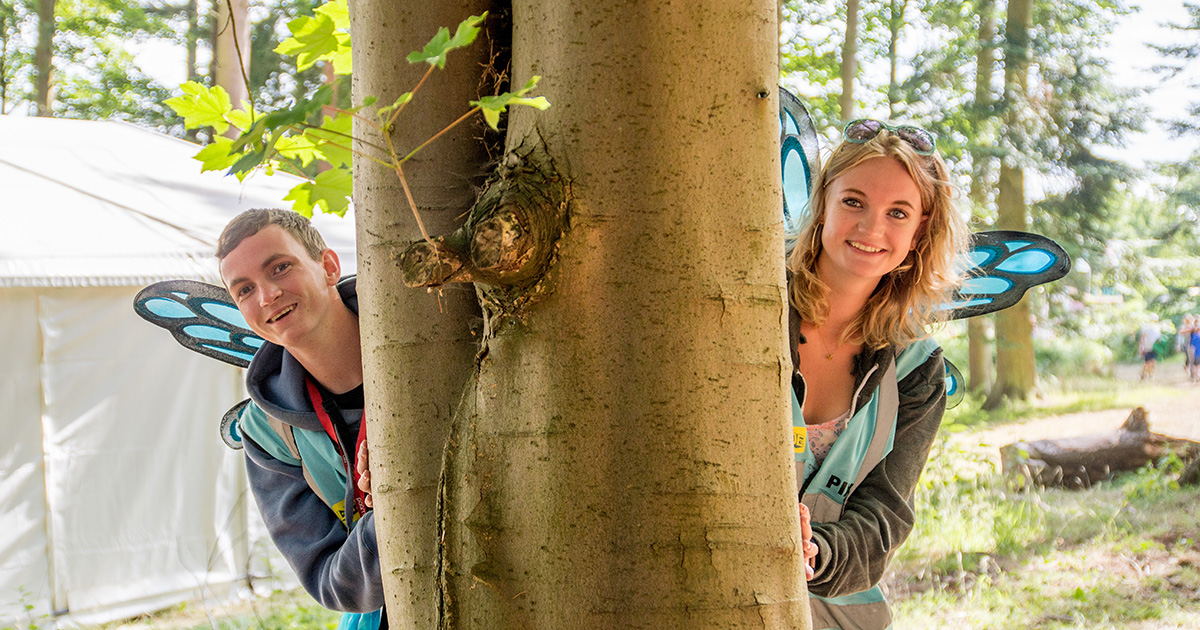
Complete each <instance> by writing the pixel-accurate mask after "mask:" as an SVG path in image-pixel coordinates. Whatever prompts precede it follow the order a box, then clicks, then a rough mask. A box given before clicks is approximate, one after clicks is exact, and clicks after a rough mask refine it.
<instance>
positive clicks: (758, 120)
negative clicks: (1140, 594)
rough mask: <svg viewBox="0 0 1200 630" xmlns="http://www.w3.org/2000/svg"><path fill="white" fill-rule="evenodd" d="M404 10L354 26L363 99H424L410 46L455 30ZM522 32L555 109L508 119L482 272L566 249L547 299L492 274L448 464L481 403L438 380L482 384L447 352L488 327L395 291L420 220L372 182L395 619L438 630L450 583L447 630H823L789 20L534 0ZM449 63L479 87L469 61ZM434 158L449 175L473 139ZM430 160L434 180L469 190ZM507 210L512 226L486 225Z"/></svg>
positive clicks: (477, 238)
mask: <svg viewBox="0 0 1200 630" xmlns="http://www.w3.org/2000/svg"><path fill="white" fill-rule="evenodd" d="M392 4H396V3H392V2H388V1H386V0H379V1H377V2H364V3H359V4H356V5H355V10H354V12H353V15H352V20H353V22H354V24H355V26H354V32H353V38H354V41H355V55H356V56H355V63H356V69H355V93H356V100H357V99H358V98H359V97H360V96H361V95H365V94H369V93H370V94H380V95H381V96H382V98H381V102H390V99H389V97H394V95H395V94H396V92H398V91H400V90H401V89H406V88H407V85H408V83H409V82H408V80H407V79H408V77H407V76H404V75H402V74H401V71H404V70H407V69H405V68H398V66H401V65H404V64H398V63H397V62H396V59H397V58H398V57H399V56H400V55H402V54H403V53H404V52H407V51H408V50H409V49H412V48H414V47H415V46H414V42H408V41H406V40H405V35H404V34H405V33H408V32H409V31H410V30H415V31H416V32H421V33H423V34H425V36H426V37H427V36H428V33H429V32H431V31H430V29H426V28H423V27H422V28H415V25H416V23H417V22H418V21H420V22H422V24H424V21H423V20H424V16H421V15H417V14H416V13H417V12H416V11H415V10H410V11H408V12H405V13H400V12H398V11H397V10H396V9H395V7H392V6H391V5H392ZM430 11H432V9H430ZM472 11H473V9H472ZM468 12H470V11H462V12H460V13H457V14H455V15H453V17H451V16H450V15H448V14H442V15H440V16H436V17H433V18H432V22H434V23H439V22H440V23H442V24H453V23H455V22H457V21H458V20H460V19H462V18H463V17H465V15H466V14H467V13H468ZM513 16H514V22H515V23H514V31H513V68H512V76H513V78H514V81H513V84H514V85H523V84H524V83H525V81H526V80H527V79H528V78H529V77H530V76H531V75H533V74H535V73H536V74H540V75H543V76H544V77H545V78H544V79H543V82H542V84H541V86H540V87H539V88H538V92H539V93H541V94H544V95H545V96H546V97H548V98H549V100H550V101H551V102H552V103H553V106H552V107H551V108H550V109H549V110H548V111H545V112H537V111H535V110H532V109H528V108H521V109H518V110H516V111H514V112H512V113H511V114H510V115H511V116H512V117H511V119H510V121H509V127H508V138H507V151H506V155H505V157H504V159H503V160H502V161H501V169H500V172H501V173H503V174H504V175H505V177H506V178H508V179H505V180H500V181H494V182H493V183H492V185H491V188H489V190H488V191H487V192H485V194H484V196H483V198H481V201H480V203H479V204H478V205H477V207H476V209H475V210H473V211H472V214H471V217H469V218H468V223H467V227H468V228H470V229H471V231H472V234H471V238H470V239H469V241H470V243H471V246H472V248H471V256H472V259H473V261H474V263H475V265H476V267H477V268H479V267H482V266H483V265H481V264H480V256H478V254H479V252H480V251H481V250H482V251H484V253H485V254H486V253H487V252H488V251H492V250H490V249H488V247H487V246H489V244H494V243H495V242H496V241H497V240H499V241H501V242H502V243H508V242H509V238H510V237H512V239H515V240H517V241H520V240H522V239H524V237H525V236H527V235H528V234H530V233H532V234H534V235H535V236H536V238H537V239H539V240H541V241H544V242H549V237H550V236H557V235H559V234H561V239H560V240H559V241H558V244H557V250H556V251H555V252H554V253H553V256H548V257H547V259H548V260H552V261H553V262H552V264H551V266H550V268H549V271H548V273H546V274H544V275H541V274H533V275H529V274H526V273H524V272H521V273H518V274H516V277H515V279H514V277H513V276H511V275H508V276H505V275H504V274H493V275H492V276H488V275H487V274H480V275H479V277H486V278H488V282H489V284H482V283H481V284H477V285H476V286H477V290H478V291H479V295H480V296H481V299H482V302H483V304H484V331H483V334H482V344H483V346H482V349H481V351H480V354H479V359H478V372H477V374H476V376H475V378H473V379H470V380H469V382H468V385H469V387H468V388H467V393H466V395H465V396H464V397H463V399H462V405H461V406H460V407H459V410H458V412H457V413H456V414H455V417H454V421H453V426H452V428H451V432H450V436H449V439H448V440H445V439H444V432H445V422H444V419H443V415H442V411H443V410H445V409H446V408H447V407H448V406H449V404H448V403H457V402H458V400H459V398H458V397H457V396H456V395H454V394H453V391H452V390H453V389H454V388H453V387H447V388H446V389H449V390H451V392H449V393H442V394H441V397H440V398H439V397H438V396H436V395H435V396H428V397H427V395H428V393H429V386H428V384H427V382H426V380H427V379H421V378H419V376H420V374H418V373H419V372H420V373H426V372H429V371H436V372H443V371H444V372H445V374H446V377H445V380H446V381H447V382H453V381H455V379H456V378H458V377H459V376H460V375H461V370H460V369H458V368H457V367H451V366H458V365H460V364H462V363H467V362H468V361H469V358H470V353H469V349H470V344H469V343H462V344H461V347H462V348H463V349H464V352H463V353H462V354H463V355H464V356H465V359H466V360H455V361H452V362H450V361H447V355H448V354H449V353H448V352H447V350H446V348H447V347H448V346H453V347H460V346H456V345H454V344H456V343H458V342H456V341H452V340H448V339H445V340H443V339H435V334H438V331H439V330H445V331H452V332H453V333H455V334H457V335H459V337H458V338H461V339H465V330H466V323H465V321H463V320H465V319H466V316H452V315H450V314H447V313H449V312H450V311H451V309H453V308H457V306H456V305H455V304H450V305H445V303H446V302H448V301H453V299H454V298H455V296H456V292H455V291H448V292H447V294H446V295H444V296H443V299H442V301H443V304H444V306H443V307H442V308H443V310H444V311H445V312H443V313H439V311H438V307H437V306H436V300H435V298H434V297H433V296H428V295H425V294H424V293H417V292H414V291H411V290H405V289H403V288H399V287H398V286H397V284H398V282H397V274H395V273H394V271H393V269H391V268H390V265H391V260H392V255H393V253H394V249H393V246H394V245H395V244H396V243H398V242H400V241H405V240H413V239H414V237H415V235H414V234H413V233H412V232H413V230H412V228H411V225H410V226H409V228H408V229H407V233H400V231H399V230H396V229H395V228H394V227H392V226H391V225H390V224H389V222H391V223H392V224H394V223H399V222H400V221H401V220H403V221H404V222H405V223H406V224H410V223H411V222H410V221H409V220H408V219H407V218H406V217H404V216H403V212H401V214H399V215H398V214H395V213H397V212H400V211H398V210H397V207H399V206H401V204H402V197H401V195H400V194H399V192H398V191H397V189H396V187H395V185H394V184H392V183H390V182H389V180H387V178H386V177H384V174H383V173H380V172H377V170H378V169H376V168H375V167H368V166H365V165H364V166H360V167H356V168H357V169H358V170H357V171H356V174H357V176H360V177H362V179H358V180H356V187H357V188H356V191H355V201H356V210H357V212H359V217H360V219H359V220H360V229H359V237H360V251H363V254H362V261H361V266H360V272H361V273H362V275H363V281H364V282H365V283H366V286H364V291H365V292H368V295H367V296H366V297H367V301H366V302H365V303H364V311H365V312H366V313H367V315H365V317H364V320H363V326H364V331H365V332H366V334H367V336H368V337H367V339H368V341H367V345H368V346H369V347H368V353H367V355H368V357H369V360H368V361H367V364H366V367H367V369H368V371H369V372H370V374H371V375H370V376H368V381H367V395H368V406H369V409H368V413H369V414H372V420H371V424H370V431H371V436H370V437H371V440H372V448H373V449H375V448H376V445H377V444H383V445H386V449H387V451H388V452H387V453H386V454H383V453H381V454H380V455H379V457H382V458H385V459H386V460H387V461H388V462H389V464H388V467H393V466H394V467H401V466H402V467H404V468H403V470H400V471H394V470H393V471H385V470H379V471H376V469H375V466H374V462H375V461H378V460H376V459H373V460H372V461H373V466H372V469H373V472H372V475H373V479H376V480H379V479H381V478H382V477H386V478H388V479H400V480H401V481H400V482H395V481H388V482H386V483H385V485H386V486H387V487H386V488H384V487H380V488H379V492H380V495H379V496H378V497H377V499H378V500H380V501H381V503H389V504H392V503H396V504H399V503H402V505H390V506H389V507H381V509H386V510H387V516H386V518H381V525H382V524H383V523H382V521H384V520H386V521H389V522H393V521H400V520H401V519H403V522H402V524H399V525H394V524H389V525H388V527H387V528H386V531H383V530H381V534H380V540H381V545H383V546H385V554H384V557H385V563H386V567H387V568H385V570H384V574H385V576H386V577H388V578H389V580H392V581H390V582H389V589H394V588H396V587H395V584H396V583H397V581H396V577H397V576H403V579H400V580H398V582H399V583H400V585H401V587H403V588H404V589H406V590H404V591H403V592H401V593H400V594H398V595H397V594H396V593H394V592H393V593H392V597H391V598H390V599H389V607H390V610H389V612H390V616H389V619H390V620H391V621H392V623H393V624H395V627H397V628H410V627H432V626H431V625H430V624H429V623H428V617H429V613H428V610H429V604H428V599H427V593H431V592H433V590H432V588H428V587H427V586H426V585H432V584H434V583H435V582H434V581H433V580H432V577H433V576H432V575H431V572H432V570H433V569H437V570H438V574H437V578H438V579H437V580H436V584H437V585H438V586H439V587H440V591H438V592H437V593H436V594H435V595H434V597H435V598H436V599H437V601H438V602H439V608H438V611H437V613H436V616H438V617H439V619H438V622H437V626H438V627H445V628H489V629H496V628H521V629H526V628H535V629H536V628H572V629H584V630H586V629H588V628H606V629H607V628H614V627H617V628H730V627H770V628H807V627H809V625H810V620H809V613H808V606H807V596H806V592H805V585H804V578H803V566H802V563H803V558H802V556H801V549H800V547H799V530H798V509H797V502H796V485H795V483H796V481H795V477H794V467H793V463H792V452H791V447H790V446H789V441H790V435H791V433H790V428H789V424H790V422H789V418H788V412H787V409H788V405H787V404H786V403H787V398H786V391H787V390H786V387H787V386H788V384H789V378H790V367H789V361H788V358H787V348H786V341H785V339H786V333H785V325H786V319H785V317H784V314H785V311H784V275H783V267H782V261H783V235H782V233H781V231H780V227H781V226H780V221H779V217H778V207H779V198H780V195H781V191H780V187H779V162H778V157H777V156H778V146H777V144H776V142H775V138H776V137H777V135H778V128H777V127H778V102H777V87H776V85H777V82H778V66H777V65H776V63H775V59H776V57H775V47H776V45H777V26H776V21H775V16H776V9H775V4H774V2H772V1H770V0H758V1H757V2H754V3H753V4H751V5H748V6H747V5H745V4H744V3H728V2H722V1H720V0H701V1H699V2H693V3H689V4H687V5H677V6H676V5H670V4H654V5H647V4H636V3H634V4H628V3H611V4H608V3H601V4H597V3H595V2H583V1H582V0H557V1H555V2H553V3H549V4H547V3H537V4H534V3H532V2H529V0H519V1H518V2H516V3H515V4H514V6H513ZM417 39H418V40H419V39H421V38H420V37H418V38H417ZM450 66H455V67H458V68H464V69H465V70H466V71H467V72H473V73H478V66H477V65H475V64H473V63H468V62H467V61H465V60H462V59H458V60H452V61H451V63H450V65H449V66H448V68H449V67H450ZM435 80H441V78H440V77H435V78H434V79H431V81H435ZM451 83H453V84H454V85H460V86H461V85H463V84H464V83H463V82H462V81H451ZM429 97H430V95H429V94H421V95H418V100H423V99H428V98H429ZM455 102H461V98H460V99H459V100H455V99H454V98H445V99H437V100H436V101H435V102H434V103H433V104H432V105H430V106H429V107H430V108H431V111H432V112H435V113H440V112H441V111H446V110H452V109H454V108H453V107H451V106H450V105H451V104H452V103H455ZM415 104H416V101H414V106H415ZM408 113H409V112H405V115H406V116H407V114H408ZM414 114H417V113H416V112H414ZM426 115H432V114H423V115H414V116H413V117H412V119H411V120H414V121H421V120H423V118H424V117H425V116H426ZM398 126H399V125H398ZM406 133H407V132H406ZM438 142H439V144H438V145H437V147H431V148H430V151H431V152H440V151H442V150H446V149H447V148H448V147H447V145H454V144H456V142H457V141H447V139H444V138H443V139H439V141H438ZM464 142H465V141H464ZM429 160H430V161H429V163H428V164H427V166H428V167H429V168H430V170H429V171H427V172H428V174H429V175H430V176H431V177H432V178H433V180H432V181H436V182H445V181H447V180H455V179H457V177H451V178H447V177H445V174H446V173H448V172H451V173H460V174H464V173H468V171H465V170H455V169H453V168H450V167H447V166H445V165H443V164H442V159H441V158H437V159H436V164H435V158H433V157H430V158H429ZM435 167H438V168H435ZM414 169H415V167H414ZM415 177H416V175H415V173H414V174H413V175H410V177H409V179H410V180H413V179H414V178H415ZM463 179H464V180H465V179H466V178H463ZM496 190H501V191H503V193H502V194H496V193H495V191H496ZM531 191H532V192H531ZM497 199H499V202H498V203H497V202H496V200H497ZM734 200H736V201H734ZM731 201H734V202H733V203H731ZM421 203H422V204H424V203H425V202H424V201H422V202H421ZM488 204H491V206H489V207H491V208H492V210H495V208H496V207H499V208H500V210H501V214H502V215H504V216H505V217H506V218H505V220H504V221H503V222H497V221H496V220H495V219H496V216H494V215H493V216H490V217H489V218H488V219H487V220H480V219H479V217H478V214H479V213H480V212H481V210H480V208H482V207H484V206H485V205H488ZM384 207H386V208H387V212H390V213H391V214H389V215H387V218H386V219H385V220H379V219H377V218H376V217H377V216H378V215H381V214H383V213H384V212H385V211H384V210H383V208H384ZM505 212H507V213H508V214H504V213H505ZM539 213H540V216H539ZM564 213H565V214H566V219H567V222H566V223H564V224H562V225H560V226H559V227H558V228H557V229H544V228H545V225H547V224H548V223H547V222H543V218H545V217H549V218H551V219H553V220H559V219H562V218H563V217H564ZM364 215H365V216H364ZM501 223H503V225H502V224H501ZM385 227H388V228H390V229H388V230H387V231H382V229H383V228H385ZM485 228H486V229H485ZM449 229H450V226H443V228H442V229H435V230H432V231H435V232H440V233H442V234H445V233H446V232H447V231H448V230H449ZM439 242H442V241H439ZM477 245H478V246H480V247H478V248H476V247H475V246H477ZM418 249H420V248H418ZM500 250H503V248H500ZM500 253H501V254H503V253H504V252H503V251H500ZM502 257H503V256H502ZM482 258H484V259H487V258H488V256H487V255H484V256H482ZM517 262H518V263H520V262H521V261H520V260H518V261H517ZM517 266H518V267H519V266H520V264H518V265H517ZM539 271H540V270H539ZM457 293H461V292H457ZM409 311H413V312H415V313H417V314H416V315H410V314H409V313H408V312H409ZM372 313H376V314H377V315H373V314H372ZM443 324H444V328H443ZM446 336H447V337H453V336H454V335H452V334H449V333H447V335H446ZM417 340H421V341H422V342H424V341H426V340H428V342H427V343H423V344H422V345H420V347H416V346H417ZM406 356H407V357H408V359H407V360H406V359H405V357H406ZM392 390H394V391H392ZM410 398H412V399H416V398H420V399H421V400H424V402H421V401H420V400H412V401H411V402H410V401H408V400H407V399H410ZM387 430H390V432H387V433H385V432H384V431H387ZM443 442H444V443H445V444H446V445H447V457H446V460H445V461H446V467H445V469H444V473H443V475H444V476H443V482H444V487H443V490H442V492H441V493H440V502H439V501H435V498H437V497H434V496H433V495H434V493H433V490H434V489H435V488H436V484H435V483H434V482H435V481H436V478H437V475H436V473H437V465H436V464H437V455H440V453H441V448H440V446H441V444H442V443H443ZM383 448H384V446H381V447H380V449H381V450H382V449H383ZM431 471H432V472H433V473H434V474H433V475H432V476H430V475H429V473H430V472H431ZM396 483H403V484H404V485H403V487H402V488H400V489H401V490H403V492H402V493H397V492H395V490H396V488H395V487H393V484H396ZM389 494H390V495H391V496H389ZM435 503H438V505H437V506H436V507H438V508H439V509H440V512H441V515H442V516H441V519H440V520H439V521H438V522H432V521H433V519H432V516H433V515H434V514H435V511H434V510H433V509H432V508H433V507H435V506H434V504H435ZM398 508H402V509H398ZM389 548H390V551H388V549H389ZM438 549H440V550H441V552H442V555H441V556H440V557H439V558H437V559H436V560H434V561H432V562H430V561H429V560H427V559H426V558H427V552H431V551H434V550H438ZM396 557H403V558H404V559H403V560H402V561H399V562H397V561H396V560H395V558H396ZM397 608H406V609H410V610H415V612H403V611H400V610H396V609H397Z"/></svg>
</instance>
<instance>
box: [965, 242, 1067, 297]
mask: <svg viewBox="0 0 1200 630" xmlns="http://www.w3.org/2000/svg"><path fill="white" fill-rule="evenodd" d="M963 265H964V267H965V272H964V275H965V276H966V280H965V281H963V284H962V286H961V287H959V289H958V292H957V293H956V294H955V296H954V299H953V300H952V301H951V302H950V304H947V305H946V308H947V309H950V314H949V316H948V319H963V318H966V317H974V316H976V315H984V314H987V313H993V312H995V311H999V310H1002V309H1006V308H1008V307H1010V306H1012V305H1013V304H1016V303H1017V302H1018V301H1020V300H1021V298H1022V297H1023V296H1024V295H1025V292H1026V291H1028V290H1029V289H1030V288H1032V287H1035V286H1037V285H1039V284H1044V283H1047V282H1052V281H1054V280H1058V279H1059V278H1061V277H1063V276H1065V275H1067V272H1068V271H1070V269H1071V257H1070V256H1069V255H1067V252H1066V251H1065V250H1063V248H1062V247H1061V246H1059V244H1058V243H1055V242H1054V241H1052V240H1050V239H1048V238H1046V237H1045V236H1041V235H1039V234H1030V233H1028V232H1015V231H1011V230H998V231H994V232H976V233H975V234H972V235H971V251H969V252H968V253H967V255H966V257H965V260H964V261H963Z"/></svg>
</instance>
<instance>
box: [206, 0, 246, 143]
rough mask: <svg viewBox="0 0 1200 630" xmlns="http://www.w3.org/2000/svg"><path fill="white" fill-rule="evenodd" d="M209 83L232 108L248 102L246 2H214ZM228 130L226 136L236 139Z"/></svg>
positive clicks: (216, 0) (234, 134) (219, 0)
mask: <svg viewBox="0 0 1200 630" xmlns="http://www.w3.org/2000/svg"><path fill="white" fill-rule="evenodd" d="M213 8H214V9H215V10H216V22H215V33H214V38H215V41H214V46H213V64H212V68H213V84H214V85H219V86H221V87H222V88H225V91H226V92H228V93H229V100H230V102H232V103H233V106H234V107H235V108H237V107H240V106H241V104H242V103H243V102H245V101H248V100H249V99H250V88H249V85H248V84H249V82H250V81H249V76H250V9H249V2H248V0H214V7H213ZM237 134H238V131H237V130H236V129H233V128H232V127H231V128H230V129H229V131H228V132H227V134H226V135H228V136H229V137H231V138H236V137H237Z"/></svg>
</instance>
